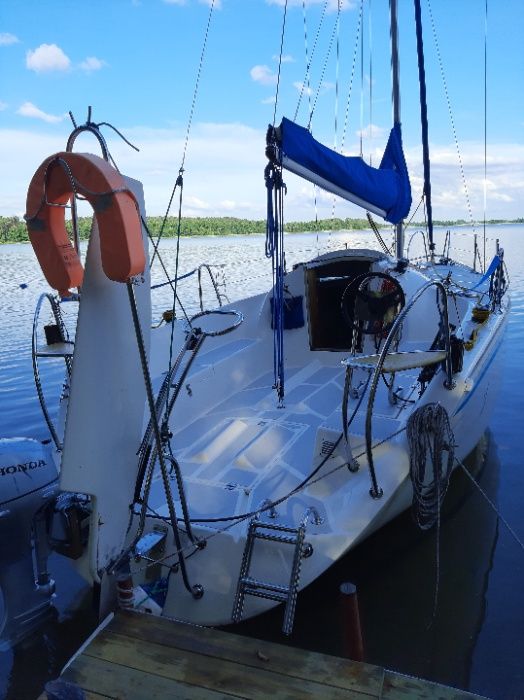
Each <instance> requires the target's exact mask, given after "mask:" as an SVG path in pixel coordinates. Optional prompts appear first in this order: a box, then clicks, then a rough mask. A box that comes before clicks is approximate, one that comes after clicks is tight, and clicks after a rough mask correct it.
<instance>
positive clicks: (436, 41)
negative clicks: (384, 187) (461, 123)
mask: <svg viewBox="0 0 524 700" xmlns="http://www.w3.org/2000/svg"><path fill="white" fill-rule="evenodd" d="M427 3H428V10H429V17H430V21H431V29H432V32H433V40H434V42H435V50H436V53H437V59H438V63H439V69H440V75H441V78H442V83H443V86H444V95H445V97H446V102H447V106H448V112H449V118H450V122H451V130H452V132H453V139H454V141H455V148H456V150H457V156H458V161H459V168H460V174H461V178H462V185H463V188H464V194H465V196H466V205H467V208H468V214H469V219H470V222H471V226H472V228H473V232H474V231H475V221H474V219H473V210H472V207H471V200H470V197H469V190H468V183H467V181H466V174H465V171H464V163H463V161H462V154H461V152H460V146H459V141H458V136H457V129H456V126H455V118H454V116H453V109H452V107H451V98H450V96H449V90H448V84H447V81H446V75H445V73H444V62H443V60H442V54H441V52H440V46H439V42H438V36H437V28H436V24H435V20H434V17H433V11H432V9H431V0H427Z"/></svg>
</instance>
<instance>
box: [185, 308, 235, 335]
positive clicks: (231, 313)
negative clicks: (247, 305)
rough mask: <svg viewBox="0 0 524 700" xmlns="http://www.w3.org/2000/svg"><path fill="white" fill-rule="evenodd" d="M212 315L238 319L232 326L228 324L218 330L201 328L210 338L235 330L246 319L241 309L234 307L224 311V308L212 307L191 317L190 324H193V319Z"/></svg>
mask: <svg viewBox="0 0 524 700" xmlns="http://www.w3.org/2000/svg"><path fill="white" fill-rule="evenodd" d="M212 315H217V316H233V317H234V318H235V319H236V320H235V321H234V322H233V323H232V324H231V325H230V326H226V327H225V328H221V329H219V330H216V331H206V330H202V329H201V330H202V334H203V335H207V336H208V337H209V338H216V337H217V336H219V335H226V334H227V333H231V331H234V330H235V328H238V327H239V326H240V324H241V323H243V321H244V314H242V313H240V311H235V310H234V309H231V310H230V311H223V310H222V309H211V310H209V311H199V313H197V314H195V315H194V316H192V317H191V318H190V319H189V325H190V326H193V321H196V320H197V319H199V318H202V317H203V316H212Z"/></svg>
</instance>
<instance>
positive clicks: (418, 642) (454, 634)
mask: <svg viewBox="0 0 524 700" xmlns="http://www.w3.org/2000/svg"><path fill="white" fill-rule="evenodd" d="M479 233H480V232H479ZM488 236H489V239H490V240H489V242H488V254H487V257H488V259H490V258H491V256H492V254H493V245H494V244H493V241H494V239H495V238H499V239H500V241H501V244H502V245H503V247H504V249H505V253H506V262H507V265H508V268H509V272H510V276H511V296H512V304H513V309H512V314H511V320H510V323H509V327H508V332H507V334H506V338H505V341H504V346H505V368H506V372H505V374H504V378H503V380H502V385H501V387H500V394H499V398H498V401H497V404H496V407H495V411H494V415H493V419H492V421H491V428H490V431H489V433H488V435H487V436H486V439H485V440H484V442H483V444H482V445H481V446H479V449H478V450H477V454H476V455H473V456H472V458H471V464H470V466H471V468H474V469H475V470H476V472H477V475H478V479H479V481H480V483H481V485H482V488H483V489H484V490H485V491H486V493H488V494H489V496H490V498H491V499H492V500H493V501H494V502H495V503H496V504H497V508H498V509H499V510H500V512H501V513H502V515H503V516H504V517H505V518H506V519H507V521H509V523H510V524H511V525H512V527H513V528H514V530H515V531H516V533H517V534H518V536H519V537H520V540H521V541H522V540H524V508H523V507H522V502H523V494H524V489H523V484H524V475H523V466H524V465H523V458H522V454H521V450H522V445H521V443H520V431H521V430H522V427H521V420H522V417H523V416H524V392H523V391H522V385H521V381H522V380H523V378H524V373H523V370H522V368H523V366H524V319H523V311H524V246H523V245H522V242H521V241H522V237H523V236H524V227H522V226H517V225H515V226H497V227H491V228H490V229H489V231H488ZM439 240H440V241H441V242H442V240H443V232H442V231H439V232H438V235H437V241H439ZM455 240H456V242H457V243H456V246H457V248H458V249H459V250H458V255H457V257H461V256H462V258H463V259H464V260H465V261H467V262H470V263H471V262H472V254H471V252H468V253H467V254H466V253H465V252H464V253H463V251H462V249H464V250H465V249H466V246H468V251H469V250H470V243H466V238H465V237H464V236H462V235H459V236H458V237H457V238H456V239H455ZM345 244H348V245H356V244H358V245H361V246H366V247H376V244H375V240H374V237H373V236H372V235H371V234H370V233H368V232H362V233H361V232H359V233H351V234H348V233H336V234H321V235H319V236H317V235H315V234H304V235H293V236H288V237H287V240H286V248H287V264H288V268H290V267H291V265H292V264H294V263H295V262H298V261H300V260H305V259H308V258H309V257H311V256H312V255H314V254H316V253H317V252H325V251H326V250H328V249H330V248H336V247H339V246H341V245H342V246H344V245H345ZM414 245H420V240H419V241H416V240H414ZM437 248H438V245H437ZM452 252H453V251H452ZM462 253H463V254H462ZM461 254H462V255H461ZM163 259H164V261H165V264H166V266H167V267H168V269H169V270H170V271H171V272H172V273H173V271H174V259H175V242H174V241H173V240H169V241H166V243H165V246H164V252H163ZM180 260H181V263H180V272H181V273H183V272H186V271H189V270H191V269H193V268H194V267H195V266H196V265H198V264H199V263H201V262H208V263H212V264H213V265H216V266H219V271H220V277H223V278H224V279H225V282H226V287H225V288H224V287H221V291H223V292H224V291H225V292H226V293H227V295H228V297H229V299H230V300H231V301H234V300H235V299H236V298H239V297H241V296H245V295H246V294H250V293H255V292H257V291H262V290H264V289H267V287H268V285H269V284H270V279H271V269H270V263H269V261H267V260H266V259H265V258H264V241H263V237H261V236H249V237H247V236H242V237H238V236H237V237H223V238H210V237H206V238H196V237H195V238H187V239H183V240H182V243H181V255H180ZM155 280H158V281H161V280H162V274H161V270H160V268H159V266H158V265H156V266H155V273H154V281H155ZM20 285H27V287H26V288H25V289H22V288H21V287H20ZM192 285H193V286H192ZM42 291H47V287H46V283H45V281H44V279H43V277H42V274H41V272H40V269H39V267H38V266H37V264H36V261H35V258H34V256H33V253H32V249H31V247H30V246H29V245H4V246H0V327H1V330H2V342H1V344H0V407H1V408H0V436H3V437H12V436H28V437H36V438H39V439H44V438H47V437H48V434H47V429H46V425H45V423H44V421H43V418H42V414H41V411H40V406H39V404H38V401H37V399H36V392H35V389H34V384H33V372H32V368H31V327H32V317H33V311H34V307H35V304H36V301H37V299H38V297H39V295H40V293H41V292H42ZM180 291H181V293H182V296H183V298H185V299H187V300H188V303H187V307H188V308H187V310H188V312H192V311H195V310H196V309H197V305H198V300H197V294H196V286H195V285H194V278H191V279H190V280H188V281H187V283H184V287H181V288H180ZM154 294H155V296H154V310H155V313H156V315H159V314H160V311H161V310H163V309H166V308H170V306H171V300H170V296H169V288H165V289H162V290H158V291H157V292H155V293H154ZM205 296H206V298H207V299H211V296H212V290H211V287H210V285H208V286H207V287H206V289H205ZM46 364H47V365H49V366H48V367H47V368H46V369H45V370H44V381H45V383H46V386H47V388H48V394H47V395H48V397H49V401H50V403H53V401H54V400H55V399H56V397H57V395H58V392H59V389H60V382H61V377H62V368H61V367H60V366H59V364H55V363H46ZM51 365H54V366H51ZM2 536H5V533H4V534H3V535H2ZM0 551H1V550H0ZM435 551H436V542H435V534H434V533H426V534H422V533H420V532H418V531H417V529H416V527H415V526H414V524H413V523H412V521H411V517H410V515H409V514H405V515H403V516H401V517H400V518H398V519H397V520H396V521H394V522H393V523H391V524H390V525H388V526H387V527H386V528H384V529H383V530H382V531H380V532H379V533H377V534H375V535H374V536H373V537H372V538H370V539H369V540H368V541H367V542H365V543H364V544H363V545H361V546H359V547H358V548H357V549H356V550H354V551H353V552H352V553H350V555H348V556H347V557H345V558H344V559H343V560H341V561H339V562H338V563H337V564H336V565H335V566H334V567H332V568H331V570H330V571H329V572H328V573H327V574H326V575H325V576H323V577H322V578H321V579H320V580H319V581H318V582H316V583H314V584H313V585H312V586H310V587H309V588H308V589H307V590H306V591H304V592H303V593H302V594H301V595H300V596H299V602H298V608H297V617H296V621H295V628H294V633H293V637H292V639H291V642H286V640H285V639H284V638H282V636H281V635H280V632H279V630H280V625H281V621H282V620H281V615H282V613H281V611H280V610H276V611H272V612H270V613H269V614H267V615H264V616H262V617H260V618H258V619H256V620H253V621H248V622H246V623H242V624H241V625H239V626H238V627H237V628H236V631H239V632H241V633H245V634H252V635H255V636H259V637H265V638H268V639H274V640H276V641H280V642H282V643H293V644H294V645H296V646H302V647H304V648H307V649H315V650H318V651H324V652H326V653H333V654H339V655H342V654H343V653H344V645H343V637H344V632H343V628H342V626H341V619H342V615H341V607H340V598H339V592H338V591H339V586H340V584H341V583H342V582H344V581H353V582H354V583H356V584H357V586H358V595H359V603H360V614H361V620H362V629H363V637H364V646H365V655H366V660H367V661H369V662H370V663H375V664H380V665H382V666H385V667H387V668H391V669H394V670H398V671H401V672H403V673H406V674H413V675H420V676H423V677H425V678H429V679H432V680H435V681H439V682H444V683H448V684H450V685H454V686H456V687H459V688H464V689H469V690H471V691H474V692H477V693H480V694H483V695H486V696H489V697H492V698H497V699H499V698H500V699H502V698H507V699H508V700H509V699H512V700H517V698H524V551H523V550H522V549H521V547H520V546H519V544H518V543H517V542H516V541H515V540H514V539H513V538H512V536H511V535H510V534H509V533H508V530H507V529H506V528H505V526H504V525H503V524H502V523H500V522H498V521H497V518H496V516H495V515H494V513H493V511H492V510H491V509H490V507H489V506H488V505H487V504H486V503H485V501H484V500H483V498H482V497H481V495H480V494H479V493H478V491H477V490H476V489H475V488H474V487H473V486H472V485H471V484H470V482H468V481H467V479H466V478H465V477H464V476H463V475H461V474H456V475H455V478H454V479H453V484H452V488H451V489H450V492H449V494H448V496H447V501H446V506H445V518H444V521H443V526H442V531H441V576H440V589H439V604H438V609H437V615H436V617H435V618H434V619H432V610H433V596H434V589H435ZM51 570H52V574H53V576H54V578H55V579H56V581H57V593H56V598H55V607H56V614H55V615H54V616H53V618H52V619H50V621H49V622H48V623H47V624H46V625H45V626H44V627H43V629H42V630H41V632H40V633H38V634H36V635H33V637H32V638H31V639H30V640H29V641H26V642H24V643H23V644H21V645H19V646H18V647H17V648H15V649H11V650H9V651H6V652H0V697H6V698H13V699H15V698H16V699H20V698H24V699H25V698H35V697H36V696H37V695H38V694H39V692H40V691H41V689H42V688H43V685H44V684H45V682H46V681H47V680H48V679H49V678H52V677H55V676H56V675H58V673H59V671H60V670H61V668H62V666H63V665H64V663H65V662H66V661H67V659H68V658H69V656H70V655H71V654H72V653H73V652H74V651H75V650H76V648H77V647H78V646H79V644H80V643H81V642H82V641H83V639H85V637H86V636H87V635H88V634H89V632H90V631H91V629H92V628H93V626H94V624H95V617H94V614H93V612H92V611H91V608H90V597H89V594H88V591H87V590H86V587H85V586H84V584H83V582H82V580H81V579H80V578H79V577H78V576H76V575H75V574H74V573H73V572H72V570H71V567H70V565H69V563H68V562H67V561H65V560H63V559H62V558H61V557H59V556H58V555H54V556H53V557H52V559H51Z"/></svg>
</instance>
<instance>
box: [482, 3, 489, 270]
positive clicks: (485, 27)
mask: <svg viewBox="0 0 524 700" xmlns="http://www.w3.org/2000/svg"><path fill="white" fill-rule="evenodd" d="M487 178H488V0H485V3H484V220H483V231H484V236H483V241H484V270H485V269H486V209H487V200H488V179H487Z"/></svg>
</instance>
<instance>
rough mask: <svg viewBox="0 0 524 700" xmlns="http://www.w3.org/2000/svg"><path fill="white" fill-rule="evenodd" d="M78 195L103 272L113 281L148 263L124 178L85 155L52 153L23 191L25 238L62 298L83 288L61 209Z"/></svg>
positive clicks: (134, 205)
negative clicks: (87, 210) (94, 226)
mask: <svg viewBox="0 0 524 700" xmlns="http://www.w3.org/2000/svg"><path fill="white" fill-rule="evenodd" d="M75 193H77V194H81V195H82V196H83V197H85V198H86V199H87V200H88V201H89V203H90V204H91V206H92V207H93V210H94V214H95V217H96V220H97V223H98V229H99V232H100V252H101V256H102V268H103V270H104V272H105V274H106V275H107V277H108V278H109V279H111V280H114V281H115V282H127V281H128V280H129V278H130V277H133V276H134V275H138V274H140V273H142V272H143V271H144V269H145V265H146V259H145V253H144V245H143V242H142V225H141V221H140V213H139V211H138V206H137V203H136V200H135V197H134V196H133V194H132V193H131V192H130V191H129V190H128V189H127V187H126V184H125V182H124V179H123V178H122V176H121V175H120V173H118V172H117V171H116V170H115V169H114V168H113V167H112V166H111V165H109V163H108V162H107V161H105V160H103V159H102V158H99V157H98V156H95V155H91V154H88V153H70V152H61V153H56V154H55V155H53V156H50V157H49V158H46V160H44V162H43V163H42V165H41V166H40V167H39V168H38V170H37V171H36V173H35V174H34V175H33V179H32V180H31V183H30V185H29V189H28V192H27V204H26V212H27V213H26V216H25V219H26V223H27V229H28V232H29V239H30V241H31V243H32V245H33V248H34V251H35V253H36V257H37V258H38V262H39V263H40V266H41V268H42V271H43V273H44V275H45V277H46V279H47V281H48V283H49V284H50V285H51V287H53V288H54V289H56V290H58V292H59V294H60V295H61V296H68V295H69V294H70V292H69V289H70V288H71V287H79V286H81V284H82V281H83V277H84V270H83V267H82V264H81V262H80V258H79V255H78V253H77V251H76V250H75V248H74V247H73V246H72V244H71V241H70V240H69V236H68V234H67V231H66V227H65V206H64V205H65V204H67V202H68V201H69V200H70V199H71V198H72V197H73V196H74V194H75Z"/></svg>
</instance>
